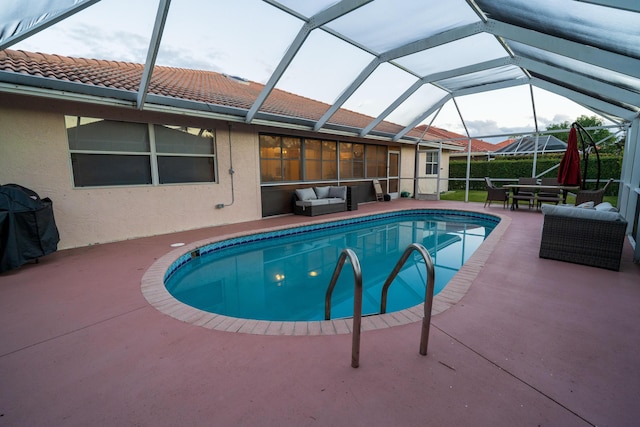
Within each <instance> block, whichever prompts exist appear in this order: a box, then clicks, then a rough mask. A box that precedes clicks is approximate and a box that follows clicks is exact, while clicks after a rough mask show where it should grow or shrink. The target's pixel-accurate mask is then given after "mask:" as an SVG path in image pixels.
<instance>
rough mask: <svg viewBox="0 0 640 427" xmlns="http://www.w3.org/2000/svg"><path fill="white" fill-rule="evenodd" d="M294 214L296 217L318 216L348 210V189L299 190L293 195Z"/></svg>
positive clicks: (331, 187)
mask: <svg viewBox="0 0 640 427" xmlns="http://www.w3.org/2000/svg"><path fill="white" fill-rule="evenodd" d="M293 200H294V207H293V212H294V213H295V214H296V215H306V216H316V215H322V214H328V213H334V212H344V211H346V210H347V187H346V186H344V185H341V186H334V185H327V186H324V187H313V188H311V187H309V188H299V189H297V190H296V191H295V192H294V194H293Z"/></svg>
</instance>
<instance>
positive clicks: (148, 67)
mask: <svg viewBox="0 0 640 427" xmlns="http://www.w3.org/2000/svg"><path fill="white" fill-rule="evenodd" d="M169 6H171V0H160V2H159V3H158V12H157V13H156V22H155V24H154V26H153V32H152V34H151V40H150V41H149V50H147V60H146V61H145V63H144V70H143V72H142V78H141V79H140V87H139V88H138V96H137V97H136V106H137V107H138V109H139V110H142V107H144V102H145V100H146V98H147V92H148V90H149V83H151V75H152V74H153V67H154V66H155V65H156V58H157V57H158V49H159V48H160V40H161V39H162V33H163V31H164V24H165V23H166V22H167V15H168V14H169Z"/></svg>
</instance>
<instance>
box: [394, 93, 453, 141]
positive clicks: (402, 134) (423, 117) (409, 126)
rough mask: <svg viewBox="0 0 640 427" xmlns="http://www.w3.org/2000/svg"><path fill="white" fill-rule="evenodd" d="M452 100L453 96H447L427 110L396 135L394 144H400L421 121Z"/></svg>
mask: <svg viewBox="0 0 640 427" xmlns="http://www.w3.org/2000/svg"><path fill="white" fill-rule="evenodd" d="M451 98H452V96H451V95H450V94H447V95H446V96H444V97H443V98H442V99H441V100H440V101H438V102H436V103H435V104H433V105H432V106H431V107H429V109H427V111H425V112H424V113H422V114H420V115H419V116H417V117H416V118H415V119H413V121H412V122H411V123H409V124H408V125H407V126H406V127H405V128H404V129H402V130H401V131H400V132H398V133H397V134H395V135H394V137H393V142H398V141H399V140H400V138H402V137H403V136H405V134H406V133H407V132H409V131H410V130H412V129H413V128H415V127H416V126H418V125H419V124H420V122H421V121H423V120H424V119H426V118H427V117H429V116H430V115H431V114H433V113H434V112H435V111H436V110H438V109H439V108H440V107H442V106H443V105H444V104H446V103H447V101H449V100H450V99H451Z"/></svg>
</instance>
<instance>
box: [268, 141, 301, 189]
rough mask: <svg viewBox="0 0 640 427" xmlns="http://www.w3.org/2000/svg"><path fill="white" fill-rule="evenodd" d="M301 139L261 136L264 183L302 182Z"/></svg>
mask: <svg viewBox="0 0 640 427" xmlns="http://www.w3.org/2000/svg"><path fill="white" fill-rule="evenodd" d="M300 145H301V144H300V138H292V137H286V136H276V135H260V178H261V180H262V182H279V181H300V180H301V179H302V169H301V166H300V164H301V162H300V152H301V151H300Z"/></svg>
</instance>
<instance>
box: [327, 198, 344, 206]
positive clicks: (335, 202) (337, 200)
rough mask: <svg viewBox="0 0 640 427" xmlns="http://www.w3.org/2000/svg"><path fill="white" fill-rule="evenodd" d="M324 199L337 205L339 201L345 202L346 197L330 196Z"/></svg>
mask: <svg viewBox="0 0 640 427" xmlns="http://www.w3.org/2000/svg"><path fill="white" fill-rule="evenodd" d="M323 200H326V201H328V202H329V204H330V205H335V204H337V203H344V199H338V198H337V197H328V198H326V199H323Z"/></svg>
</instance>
